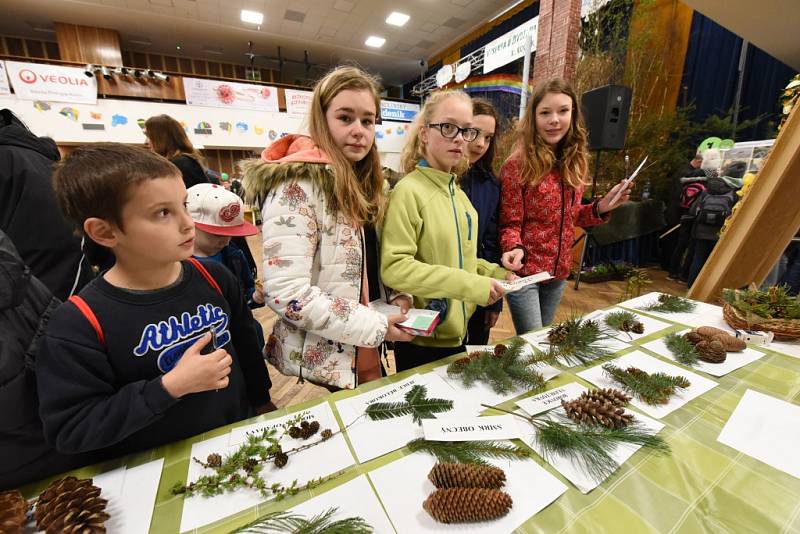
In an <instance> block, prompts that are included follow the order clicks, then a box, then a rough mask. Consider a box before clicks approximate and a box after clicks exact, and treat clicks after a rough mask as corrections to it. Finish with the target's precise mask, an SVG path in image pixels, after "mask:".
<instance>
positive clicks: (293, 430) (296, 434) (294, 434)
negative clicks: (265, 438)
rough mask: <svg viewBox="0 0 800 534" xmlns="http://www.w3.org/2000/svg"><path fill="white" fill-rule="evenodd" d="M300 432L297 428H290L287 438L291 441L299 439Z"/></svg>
mask: <svg viewBox="0 0 800 534" xmlns="http://www.w3.org/2000/svg"><path fill="white" fill-rule="evenodd" d="M301 432H302V430H300V427H299V426H290V427H289V432H288V434H289V437H290V438H293V439H297V438H299V437H300V434H301Z"/></svg>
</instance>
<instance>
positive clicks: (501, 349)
mask: <svg viewBox="0 0 800 534" xmlns="http://www.w3.org/2000/svg"><path fill="white" fill-rule="evenodd" d="M507 350H508V347H506V346H505V345H503V344H502V343H498V344H497V345H495V346H494V357H495V358H501V357H502V356H503V354H505V353H506V351H507Z"/></svg>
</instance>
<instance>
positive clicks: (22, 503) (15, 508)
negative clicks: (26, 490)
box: [0, 490, 28, 534]
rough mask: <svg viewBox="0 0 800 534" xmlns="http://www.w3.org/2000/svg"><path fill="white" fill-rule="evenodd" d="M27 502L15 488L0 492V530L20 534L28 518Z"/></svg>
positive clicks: (6, 533)
mask: <svg viewBox="0 0 800 534" xmlns="http://www.w3.org/2000/svg"><path fill="white" fill-rule="evenodd" d="M27 516H28V502H27V501H26V500H25V497H23V496H22V494H21V493H20V492H18V491H17V490H9V491H3V492H0V532H2V533H3V534H22V527H23V526H24V525H25V523H27V522H28V521H27V519H28V517H27Z"/></svg>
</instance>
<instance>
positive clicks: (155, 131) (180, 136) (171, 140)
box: [144, 115, 206, 167]
mask: <svg viewBox="0 0 800 534" xmlns="http://www.w3.org/2000/svg"><path fill="white" fill-rule="evenodd" d="M144 132H145V134H146V135H147V138H148V139H149V140H150V146H151V147H153V152H155V153H156V154H158V155H160V156H164V157H165V158H167V159H168V160H170V161H172V160H174V159H175V158H177V157H178V156H189V157H191V158H194V159H195V160H196V161H197V162H198V163H199V164H200V165H202V166H203V167H205V166H206V161H205V158H203V156H202V155H201V154H200V152H198V151H197V149H196V148H194V145H192V142H191V141H189V137H188V136H187V135H186V131H185V130H184V129H183V126H181V123H179V122H178V121H176V120H175V119H173V118H172V117H170V116H169V115H153V116H152V117H150V118H149V119H147V120H146V121H145V122H144Z"/></svg>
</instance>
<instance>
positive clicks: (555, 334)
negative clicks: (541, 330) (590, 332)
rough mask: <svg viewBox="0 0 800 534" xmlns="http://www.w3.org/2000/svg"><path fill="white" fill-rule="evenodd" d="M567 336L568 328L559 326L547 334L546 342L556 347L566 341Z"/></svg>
mask: <svg viewBox="0 0 800 534" xmlns="http://www.w3.org/2000/svg"><path fill="white" fill-rule="evenodd" d="M568 335H569V328H568V327H567V326H565V325H563V324H559V325H556V326H554V327H553V328H551V329H550V331H549V332H547V341H549V342H550V344H551V345H558V344H560V343H563V342H564V341H566V339H567V336H568Z"/></svg>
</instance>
